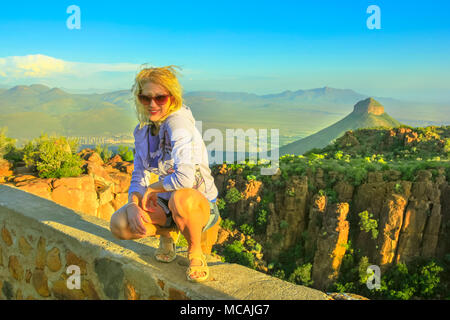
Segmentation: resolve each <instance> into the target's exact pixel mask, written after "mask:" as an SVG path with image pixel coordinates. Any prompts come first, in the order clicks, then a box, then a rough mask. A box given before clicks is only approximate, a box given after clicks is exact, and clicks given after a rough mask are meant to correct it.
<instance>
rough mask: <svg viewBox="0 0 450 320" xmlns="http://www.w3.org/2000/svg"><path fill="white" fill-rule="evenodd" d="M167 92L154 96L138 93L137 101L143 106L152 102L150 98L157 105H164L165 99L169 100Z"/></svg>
mask: <svg viewBox="0 0 450 320" xmlns="http://www.w3.org/2000/svg"><path fill="white" fill-rule="evenodd" d="M169 96H170V95H168V94H164V95H158V96H156V97H152V96H146V95H145V94H138V99H139V102H140V103H142V104H143V105H144V106H149V105H150V104H151V103H152V100H154V101H155V103H156V104H157V105H159V106H162V105H165V104H166V103H167V101H168V100H169Z"/></svg>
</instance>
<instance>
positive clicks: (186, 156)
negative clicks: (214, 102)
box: [128, 105, 218, 202]
mask: <svg viewBox="0 0 450 320" xmlns="http://www.w3.org/2000/svg"><path fill="white" fill-rule="evenodd" d="M133 134H134V145H135V155H134V170H133V173H132V176H131V183H130V188H129V190H128V194H131V193H132V192H139V193H140V194H141V195H143V194H144V193H145V190H146V189H147V187H148V186H149V185H150V172H153V173H155V174H157V175H159V180H160V181H161V180H162V181H163V186H164V189H166V190H167V191H168V192H164V193H159V194H158V196H160V197H161V198H163V199H166V200H168V199H169V198H170V195H171V193H172V191H174V190H177V189H181V188H195V189H197V190H199V191H200V192H201V193H202V194H203V195H204V196H205V197H206V198H207V199H208V200H209V201H211V202H215V200H216V197H217V194H218V191H217V188H216V185H215V184H214V178H213V177H212V175H211V169H210V168H209V161H208V152H207V150H206V146H205V143H204V141H203V139H202V136H201V134H200V132H199V131H198V129H197V128H196V127H195V119H194V117H193V115H192V112H191V109H190V108H189V107H188V106H186V105H183V106H182V107H181V108H180V109H179V110H177V111H175V112H174V113H172V114H171V115H169V116H168V117H167V118H166V120H164V122H163V123H162V124H161V126H160V129H159V134H158V135H156V136H152V135H151V132H150V126H149V125H145V126H144V127H142V129H139V124H138V125H137V126H136V128H135V129H134V133H133Z"/></svg>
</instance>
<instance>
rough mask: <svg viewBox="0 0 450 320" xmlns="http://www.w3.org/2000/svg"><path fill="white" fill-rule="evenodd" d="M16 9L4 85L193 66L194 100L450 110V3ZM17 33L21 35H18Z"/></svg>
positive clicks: (3, 30)
mask: <svg viewBox="0 0 450 320" xmlns="http://www.w3.org/2000/svg"><path fill="white" fill-rule="evenodd" d="M171 4H172V5H171V11H170V19H168V18H167V17H166V15H164V14H150V12H165V10H167V8H166V5H165V4H164V3H147V2H143V3H140V4H136V5H133V6H131V5H129V4H128V3H117V2H114V3H109V2H102V1H98V2H97V1H96V2H92V1H83V0H80V1H77V3H76V5H77V6H78V7H79V9H80V17H81V18H80V29H69V28H68V27H67V24H66V22H67V20H68V18H69V17H70V14H68V13H67V12H66V11H67V8H68V4H67V3H54V2H45V1H44V2H42V1H41V2H39V3H36V2H34V1H23V2H20V3H13V2H8V3H5V4H4V7H3V10H2V11H1V12H0V34H1V41H2V46H1V47H0V85H3V86H4V85H6V86H10V87H11V86H14V85H15V84H31V83H35V82H39V83H43V84H46V85H49V86H52V87H61V88H70V90H85V89H89V88H93V89H94V90H102V91H104V90H107V91H115V90H117V89H122V88H125V89H126V88H131V85H132V83H133V80H134V77H135V75H136V73H137V72H138V70H139V68H140V66H141V65H142V64H143V63H149V64H151V65H154V66H162V65H178V66H180V67H182V71H181V74H182V76H181V77H180V82H181V84H182V86H183V87H184V88H185V90H186V91H201V90H207V91H226V92H236V91H239V92H248V93H254V94H271V93H277V92H282V91H284V90H291V91H295V90H298V89H300V88H305V89H307V88H320V87H324V86H328V87H333V88H351V89H352V90H355V91H356V92H360V93H363V94H366V95H371V96H377V97H393V98H396V99H404V100H405V99H407V100H417V101H423V102H448V101H450V82H449V81H448V74H450V60H449V59H448V56H450V24H449V22H448V12H449V10H450V3H449V2H448V1H434V2H432V3H428V2H410V1H401V0H399V1H395V2H393V1H383V0H380V1H377V3H376V5H377V6H378V7H379V10H380V16H379V17H380V28H379V29H370V28H368V20H369V19H370V17H371V14H370V12H369V13H368V12H367V10H368V8H369V6H370V5H372V4H373V3H371V2H369V1H366V0H358V1H352V2H351V3H339V2H336V1H331V0H329V1H320V2H304V1H302V2H299V1H284V2H281V3H277V4H276V5H273V3H272V2H270V1H258V2H255V1H250V0H249V1H245V2H242V1H228V2H226V3H214V2H208V1H198V2H196V3H195V4H192V3H186V2H183V1H174V2H172V3H171ZM12 30H13V31H14V32H11V31H12Z"/></svg>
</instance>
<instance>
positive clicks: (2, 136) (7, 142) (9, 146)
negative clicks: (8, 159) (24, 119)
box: [0, 127, 16, 158]
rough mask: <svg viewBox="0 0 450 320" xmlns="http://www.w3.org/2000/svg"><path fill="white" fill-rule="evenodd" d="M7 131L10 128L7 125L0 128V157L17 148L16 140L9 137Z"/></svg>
mask: <svg viewBox="0 0 450 320" xmlns="http://www.w3.org/2000/svg"><path fill="white" fill-rule="evenodd" d="M7 131H8V129H7V128H6V127H4V128H0V158H1V157H4V156H5V155H6V154H8V153H9V152H11V150H14V149H15V145H16V140H15V139H12V138H8V137H7V136H6V132H7Z"/></svg>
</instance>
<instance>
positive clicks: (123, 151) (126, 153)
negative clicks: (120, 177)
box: [117, 146, 134, 162]
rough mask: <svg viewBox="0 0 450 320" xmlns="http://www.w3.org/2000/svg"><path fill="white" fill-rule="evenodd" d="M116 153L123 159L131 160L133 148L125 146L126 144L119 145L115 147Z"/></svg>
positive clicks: (132, 158)
mask: <svg viewBox="0 0 450 320" xmlns="http://www.w3.org/2000/svg"><path fill="white" fill-rule="evenodd" d="M117 154H118V155H119V156H120V157H121V158H122V160H124V161H128V162H132V161H133V160H134V154H133V150H132V149H130V148H129V147H127V146H119V147H118V148H117Z"/></svg>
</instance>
